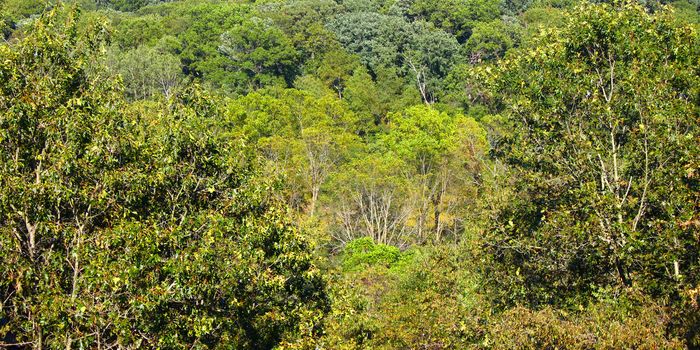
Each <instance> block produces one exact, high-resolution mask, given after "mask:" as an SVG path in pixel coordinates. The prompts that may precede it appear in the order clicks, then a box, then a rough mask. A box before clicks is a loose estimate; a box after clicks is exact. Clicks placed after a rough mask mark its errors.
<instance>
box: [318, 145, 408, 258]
mask: <svg viewBox="0 0 700 350" xmlns="http://www.w3.org/2000/svg"><path fill="white" fill-rule="evenodd" d="M403 167H404V164H403V163H402V161H401V159H399V158H396V157H393V156H392V155H391V154H384V155H381V154H373V153H370V154H367V155H366V156H364V157H357V159H355V160H353V161H352V162H348V163H347V164H345V165H344V166H342V167H341V168H340V169H339V170H338V171H337V172H335V173H334V174H333V176H332V178H331V179H330V181H329V184H328V187H329V188H330V190H328V191H327V195H326V196H325V198H324V202H325V205H324V207H325V209H326V213H325V214H326V215H327V217H328V219H329V222H330V223H331V226H332V227H331V229H330V233H331V235H332V237H333V238H334V240H335V242H336V243H340V244H341V245H344V244H345V243H348V242H350V241H352V240H354V239H356V238H360V237H370V238H371V239H372V240H374V241H375V242H377V243H381V244H387V245H395V246H398V247H403V246H405V245H407V244H408V243H409V242H410V240H411V234H412V232H411V227H410V226H409V225H407V223H408V219H409V216H410V215H411V212H412V210H413V203H412V201H411V198H410V193H409V188H410V184H409V182H408V181H406V178H405V177H403V176H402V174H401V169H402V168H403Z"/></svg>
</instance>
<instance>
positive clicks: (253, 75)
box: [219, 17, 298, 91]
mask: <svg viewBox="0 0 700 350" xmlns="http://www.w3.org/2000/svg"><path fill="white" fill-rule="evenodd" d="M219 52H221V54H222V55H224V56H225V57H226V58H228V59H229V60H230V61H231V65H230V69H231V70H233V71H234V72H238V73H241V74H242V76H241V77H240V78H239V79H241V80H242V81H241V82H240V84H242V85H243V86H246V85H248V86H247V91H250V90H256V89H259V88H261V87H263V86H265V85H275V84H277V85H280V82H277V81H278V80H281V85H282V86H289V85H291V82H292V81H293V80H294V75H295V74H294V70H295V66H296V59H297V56H298V54H297V52H296V50H295V49H294V46H293V45H292V42H291V41H290V40H289V38H287V36H286V35H285V33H284V32H282V30H280V29H279V28H277V27H275V26H274V24H273V23H271V21H267V20H264V19H260V18H257V17H252V18H250V19H247V20H245V21H243V23H241V24H239V25H236V26H234V27H233V28H232V29H231V30H229V31H227V32H225V33H223V34H222V35H221V45H220V46H219Z"/></svg>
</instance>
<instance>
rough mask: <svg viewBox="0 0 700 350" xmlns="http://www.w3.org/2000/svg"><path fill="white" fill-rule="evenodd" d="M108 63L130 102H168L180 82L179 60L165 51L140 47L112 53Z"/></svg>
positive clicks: (180, 69)
mask: <svg viewBox="0 0 700 350" xmlns="http://www.w3.org/2000/svg"><path fill="white" fill-rule="evenodd" d="M112 55H113V57H110V58H111V59H110V63H111V65H112V69H113V70H114V72H115V73H117V74H120V75H121V76H122V78H123V79H124V85H125V88H126V93H127V96H128V97H129V98H130V99H134V100H139V99H149V98H153V97H155V96H157V95H162V96H164V97H165V98H166V99H167V98H170V97H171V96H172V94H173V92H174V90H175V89H176V88H177V86H178V85H179V84H180V82H181V81H182V76H181V73H182V68H181V64H180V59H179V58H178V57H177V56H175V55H173V54H171V53H168V52H164V50H159V49H157V48H153V47H149V46H139V47H138V48H136V49H133V50H129V51H126V52H113V53H112Z"/></svg>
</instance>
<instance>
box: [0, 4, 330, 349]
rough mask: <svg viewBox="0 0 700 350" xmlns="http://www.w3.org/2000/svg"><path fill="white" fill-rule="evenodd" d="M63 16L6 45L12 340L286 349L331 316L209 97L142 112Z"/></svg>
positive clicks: (2, 146)
mask: <svg viewBox="0 0 700 350" xmlns="http://www.w3.org/2000/svg"><path fill="white" fill-rule="evenodd" d="M77 16H78V13H77V12H76V11H67V10H65V8H63V7H61V6H58V7H56V8H54V9H53V10H51V11H49V12H47V13H45V14H43V15H42V17H41V18H40V19H38V20H37V21H36V22H35V23H34V24H33V25H32V31H31V32H30V33H31V34H29V35H27V36H26V37H25V38H23V39H22V40H20V41H18V42H15V43H12V44H3V45H0V60H2V61H3V62H5V64H3V65H2V66H1V67H0V77H1V79H0V111H1V112H0V257H1V259H2V261H3V264H1V265H0V298H1V299H2V300H3V302H2V309H1V311H0V312H1V313H0V320H2V322H1V325H0V336H1V337H2V343H3V345H7V344H8V343H10V344H18V345H17V346H24V347H33V348H35V349H46V348H49V349H53V348H68V349H70V348H73V347H79V348H100V347H117V346H121V347H147V348H153V347H166V348H183V347H188V348H193V347H222V346H233V347H236V348H240V349H271V348H273V347H275V346H277V345H279V344H281V343H287V344H294V343H300V342H301V343H303V342H309V341H312V338H313V337H314V336H315V335H316V334H318V332H319V330H320V329H319V327H320V320H321V318H322V317H323V314H324V313H325V312H326V311H327V308H328V300H327V298H326V295H325V283H324V281H323V279H322V276H321V275H320V272H319V271H318V270H317V269H316V268H315V267H314V266H313V264H312V258H311V255H310V252H311V247H310V245H309V243H308V242H307V241H306V240H305V239H304V238H303V236H302V234H301V233H300V232H299V231H298V229H297V228H296V226H295V225H294V224H293V223H292V222H291V220H289V218H288V211H287V210H286V209H285V207H284V206H283V205H281V204H280V203H279V202H277V201H275V199H274V198H273V197H272V196H271V193H272V192H273V191H274V187H273V186H272V185H271V184H270V183H268V182H267V181H265V180H264V179H263V178H262V177H261V176H260V175H259V170H258V169H259V165H258V162H257V161H256V157H255V156H254V154H252V153H251V149H249V148H247V147H245V146H244V145H243V142H242V138H241V137H240V132H237V131H236V130H232V129H231V128H230V124H228V122H227V120H226V119H225V118H224V117H223V115H222V113H221V111H220V110H219V109H218V108H217V106H218V104H217V103H214V101H212V98H211V97H209V96H208V95H207V94H206V93H204V92H203V91H202V90H201V89H198V88H196V87H193V88H191V89H188V90H186V91H184V92H182V93H181V94H179V95H178V96H177V97H176V98H175V99H174V100H173V101H172V104H171V105H164V104H162V103H161V104H159V103H156V102H141V103H137V104H128V103H126V102H124V101H123V99H122V98H121V91H120V90H119V86H118V84H117V82H116V81H115V80H114V79H112V78H109V77H107V76H106V75H105V74H104V72H103V71H102V70H101V69H99V66H97V65H95V63H94V62H93V60H94V59H95V56H96V53H97V52H99V50H100V49H102V48H103V40H102V39H103V38H102V37H101V35H102V34H103V33H105V32H106V31H105V30H103V29H104V27H103V26H101V25H102V24H101V23H98V24H97V25H98V27H96V28H95V27H86V28H84V31H83V30H82V29H79V28H78V27H77V23H78V19H77V18H78V17H77Z"/></svg>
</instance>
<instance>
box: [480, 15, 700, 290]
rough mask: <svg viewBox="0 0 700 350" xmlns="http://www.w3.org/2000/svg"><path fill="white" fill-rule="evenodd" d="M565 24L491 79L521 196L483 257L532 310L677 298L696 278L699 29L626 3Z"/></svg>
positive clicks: (504, 215)
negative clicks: (623, 294) (612, 296)
mask: <svg viewBox="0 0 700 350" xmlns="http://www.w3.org/2000/svg"><path fill="white" fill-rule="evenodd" d="M570 16H571V19H570V20H569V21H568V22H567V24H566V25H565V27H564V28H562V29H561V30H559V29H550V30H546V31H544V32H543V33H542V34H541V35H540V36H538V37H537V39H536V40H535V42H536V45H535V46H534V47H532V48H530V49H529V50H528V51H521V52H519V53H518V54H517V55H515V57H513V58H512V59H508V60H506V61H504V62H502V63H501V64H500V67H502V68H501V69H498V70H497V71H496V73H495V74H494V75H495V78H496V79H495V80H496V81H497V83H496V84H495V85H493V86H492V88H493V89H497V90H499V91H503V92H504V93H505V95H504V100H503V103H504V105H505V110H504V111H503V113H504V115H505V116H506V117H507V118H509V123H508V124H507V127H509V128H512V129H513V130H514V132H513V133H512V134H511V135H510V140H509V142H508V143H506V144H504V147H503V148H502V150H503V151H504V152H505V157H506V160H507V161H508V162H509V163H510V164H511V165H513V166H514V167H515V169H516V173H515V179H516V182H517V187H516V188H517V190H518V191H519V192H520V196H519V197H517V199H515V200H514V202H513V205H512V206H510V207H509V208H508V209H506V210H504V211H503V212H502V215H501V219H500V225H499V226H498V231H497V232H498V233H497V234H496V235H494V236H493V237H491V239H492V240H493V241H492V242H491V243H488V244H489V246H490V247H491V252H492V253H493V256H494V259H496V261H498V262H500V263H501V265H499V266H501V267H502V268H504V269H505V271H510V273H509V275H510V277H508V278H513V281H514V282H513V285H511V288H512V289H509V291H510V292H511V293H514V294H512V295H520V296H522V297H524V298H525V299H526V300H529V301H531V302H534V303H540V302H552V301H566V300H572V299H573V298H585V297H586V296H587V295H590V292H591V290H592V289H595V288H597V287H603V286H612V287H615V288H629V287H632V286H637V287H638V288H641V289H643V290H646V291H647V292H649V293H651V294H652V295H657V296H673V295H675V296H676V297H677V296H678V295H679V292H680V291H681V290H683V289H685V288H689V286H694V285H697V283H698V278H700V275H698V271H700V265H698V261H699V260H698V257H699V255H698V252H700V249H699V248H700V247H698V241H697V239H696V235H695V234H694V233H693V232H697V226H696V224H692V223H693V222H696V221H695V220H697V206H696V205H697V199H698V182H697V175H696V171H695V164H697V162H696V161H694V159H697V157H698V154H699V153H698V151H699V150H698V142H697V139H696V136H695V135H697V132H698V126H699V125H698V120H700V119H699V118H698V113H699V109H698V106H699V104H698V96H699V95H698V93H699V92H698V86H700V85H698V83H699V81H698V77H700V74H698V65H697V62H698V58H699V57H700V51H699V50H698V48H700V45H699V44H700V43H699V41H698V40H699V38H698V34H697V32H696V31H695V30H694V29H692V28H691V27H689V26H686V25H682V24H678V23H677V22H675V21H674V20H673V19H672V18H671V17H670V16H671V14H670V13H669V12H665V11H662V12H660V13H656V14H650V13H647V12H646V11H645V10H644V8H643V7H641V6H638V5H634V4H615V5H611V4H601V5H583V6H581V7H578V8H577V9H576V10H575V11H573V12H572V13H570ZM512 272H516V273H515V274H513V273H512ZM519 291H520V292H519Z"/></svg>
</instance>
